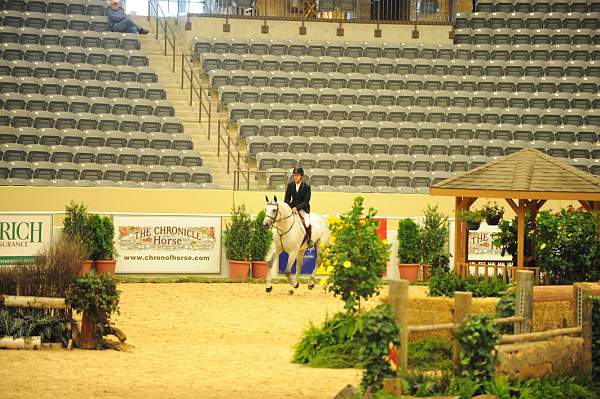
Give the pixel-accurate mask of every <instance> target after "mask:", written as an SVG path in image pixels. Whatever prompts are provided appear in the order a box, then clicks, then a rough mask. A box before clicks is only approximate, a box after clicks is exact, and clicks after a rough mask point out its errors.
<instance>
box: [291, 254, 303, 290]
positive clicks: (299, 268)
mask: <svg viewBox="0 0 600 399" xmlns="http://www.w3.org/2000/svg"><path fill="white" fill-rule="evenodd" d="M303 265H304V250H303V249H301V250H299V251H298V253H297V254H296V274H295V275H294V279H293V280H292V286H293V287H294V289H296V288H298V287H300V283H299V282H298V275H299V274H300V273H302V266H303Z"/></svg>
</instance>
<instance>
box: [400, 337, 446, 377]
mask: <svg viewBox="0 0 600 399" xmlns="http://www.w3.org/2000/svg"><path fill="white" fill-rule="evenodd" d="M451 360H452V343H451V342H450V340H448V339H447V338H443V337H436V336H432V337H427V338H422V339H417V340H415V341H411V342H409V344H408V367H409V368H410V369H420V370H439V369H440V368H443V366H445V365H449V362H450V361H451Z"/></svg>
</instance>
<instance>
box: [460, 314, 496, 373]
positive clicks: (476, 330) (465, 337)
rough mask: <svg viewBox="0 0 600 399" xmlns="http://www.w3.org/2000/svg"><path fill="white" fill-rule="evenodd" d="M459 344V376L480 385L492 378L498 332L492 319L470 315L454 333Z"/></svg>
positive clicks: (485, 316) (491, 317) (483, 315)
mask: <svg viewBox="0 0 600 399" xmlns="http://www.w3.org/2000/svg"><path fill="white" fill-rule="evenodd" d="M454 335H455V337H456V339H457V340H458V343H459V344H460V348H461V351H460V375H461V376H462V377H465V378H468V379H470V380H471V381H473V382H476V383H479V384H482V383H484V382H485V381H489V380H491V379H492V378H493V377H494V370H495V367H496V350H495V346H496V345H497V344H498V341H499V339H500V331H499V330H498V327H497V326H496V323H494V318H493V316H491V315H487V314H475V315H470V316H469V317H467V318H466V320H465V321H464V322H463V323H461V324H460V325H459V327H458V330H457V331H456V332H455V333H454Z"/></svg>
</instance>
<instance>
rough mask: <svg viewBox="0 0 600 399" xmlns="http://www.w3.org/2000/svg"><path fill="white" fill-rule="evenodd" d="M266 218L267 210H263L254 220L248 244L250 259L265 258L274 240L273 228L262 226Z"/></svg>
mask: <svg viewBox="0 0 600 399" xmlns="http://www.w3.org/2000/svg"><path fill="white" fill-rule="evenodd" d="M264 220H265V211H264V210H261V211H260V212H259V213H258V215H257V216H256V219H254V220H253V221H252V230H250V237H249V240H248V245H249V247H250V259H252V260H265V258H266V256H267V253H268V252H269V248H270V247H271V243H272V242H273V232H272V231H271V229H265V228H264V227H262V223H263V221H264Z"/></svg>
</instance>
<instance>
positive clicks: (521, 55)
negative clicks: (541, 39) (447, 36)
mask: <svg viewBox="0 0 600 399" xmlns="http://www.w3.org/2000/svg"><path fill="white" fill-rule="evenodd" d="M599 50H600V45H597V44H595V45H588V44H577V45H575V46H572V45H570V44H557V45H552V44H535V45H530V44H514V45H507V44H492V45H490V44H475V45H471V44H457V45H456V52H457V54H458V55H459V57H457V58H459V59H465V60H482V61H554V60H555V61H594V60H599V59H600V51H599Z"/></svg>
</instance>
